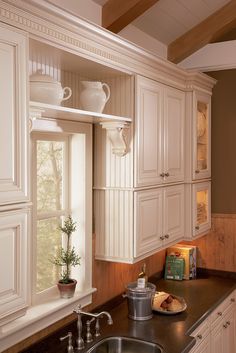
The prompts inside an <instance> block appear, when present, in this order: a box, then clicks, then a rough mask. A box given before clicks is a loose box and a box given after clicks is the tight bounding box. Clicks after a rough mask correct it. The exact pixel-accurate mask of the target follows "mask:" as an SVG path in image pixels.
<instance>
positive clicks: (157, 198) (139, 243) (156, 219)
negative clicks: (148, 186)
mask: <svg viewBox="0 0 236 353" xmlns="http://www.w3.org/2000/svg"><path fill="white" fill-rule="evenodd" d="M134 203H135V212H134V219H135V221H134V224H135V227H134V256H135V257H138V256H141V255H144V254H148V253H150V252H155V250H156V249H158V248H159V247H160V246H161V245H162V240H161V238H160V237H161V235H162V189H153V190H148V191H139V192H135V196H134Z"/></svg>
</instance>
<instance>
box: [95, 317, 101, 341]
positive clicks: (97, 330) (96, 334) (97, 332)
mask: <svg viewBox="0 0 236 353" xmlns="http://www.w3.org/2000/svg"><path fill="white" fill-rule="evenodd" d="M94 336H95V337H99V336H101V333H100V323H99V318H97V319H96V323H95V334H94Z"/></svg>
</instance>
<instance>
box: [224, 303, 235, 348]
mask: <svg viewBox="0 0 236 353" xmlns="http://www.w3.org/2000/svg"><path fill="white" fill-rule="evenodd" d="M223 331H224V347H225V348H224V349H225V350H224V353H235V347H236V337H235V312H234V310H233V311H231V312H230V313H229V314H228V315H227V316H225V320H224V323H223Z"/></svg>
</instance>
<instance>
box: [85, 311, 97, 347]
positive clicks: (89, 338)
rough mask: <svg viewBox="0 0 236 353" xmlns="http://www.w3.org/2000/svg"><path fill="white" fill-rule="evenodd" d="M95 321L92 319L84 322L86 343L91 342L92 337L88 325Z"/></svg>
mask: <svg viewBox="0 0 236 353" xmlns="http://www.w3.org/2000/svg"><path fill="white" fill-rule="evenodd" d="M94 320H95V317H93V318H92V319H91V320H87V321H86V326H87V332H86V342H87V343H89V342H92V341H93V336H92V334H91V331H90V325H91V323H92V322H93V321H94Z"/></svg>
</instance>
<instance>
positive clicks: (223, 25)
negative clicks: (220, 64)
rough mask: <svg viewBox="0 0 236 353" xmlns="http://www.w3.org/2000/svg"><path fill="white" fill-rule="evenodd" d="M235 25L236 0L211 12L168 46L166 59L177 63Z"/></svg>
mask: <svg viewBox="0 0 236 353" xmlns="http://www.w3.org/2000/svg"><path fill="white" fill-rule="evenodd" d="M235 26H236V0H231V1H230V2H229V3H227V4H226V5H225V6H224V7H222V8H221V9H219V10H218V11H216V12H215V13H213V14H212V15H211V16H209V17H208V18H206V19H205V20H204V21H202V22H201V23H200V24H198V25H197V26H195V27H194V28H192V29H191V30H189V31H188V32H186V33H185V34H184V35H182V36H181V37H179V38H177V39H176V40H175V41H173V42H172V43H170V44H169V46H168V60H170V61H172V62H174V63H176V64H177V63H179V62H180V61H182V60H183V59H185V58H186V57H188V56H189V55H191V54H193V53H194V52H195V51H197V50H199V49H200V48H202V47H203V46H205V45H206V44H208V43H211V42H213V41H215V40H216V39H217V38H218V37H220V36H222V35H224V34H225V33H227V32H229V31H230V30H232V29H234V28H235Z"/></svg>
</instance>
